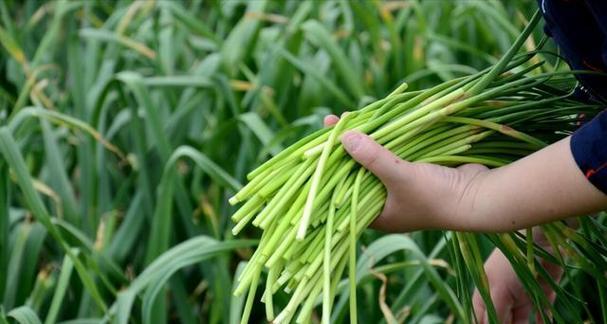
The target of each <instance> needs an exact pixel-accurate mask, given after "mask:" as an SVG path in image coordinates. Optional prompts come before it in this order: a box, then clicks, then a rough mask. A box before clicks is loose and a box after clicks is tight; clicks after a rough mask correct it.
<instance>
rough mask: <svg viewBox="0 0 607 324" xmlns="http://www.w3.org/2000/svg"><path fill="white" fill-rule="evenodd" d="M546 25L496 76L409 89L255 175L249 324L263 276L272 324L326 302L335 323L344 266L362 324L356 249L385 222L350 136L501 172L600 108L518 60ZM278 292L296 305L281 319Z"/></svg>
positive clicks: (416, 156) (246, 215)
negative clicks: (257, 234) (352, 153)
mask: <svg viewBox="0 0 607 324" xmlns="http://www.w3.org/2000/svg"><path fill="white" fill-rule="evenodd" d="M538 19H539V15H538V14H536V15H535V16H534V17H533V18H532V20H531V22H530V24H529V26H527V28H526V29H525V30H524V31H523V33H522V34H521V36H519V38H518V39H517V40H516V42H515V43H514V45H513V46H512V47H511V48H510V49H509V50H508V52H507V53H506V54H505V55H504V56H503V57H502V58H501V59H500V61H499V62H498V63H496V65H494V66H493V67H491V68H489V69H487V70H485V71H481V72H479V73H477V74H475V75H470V76H466V77H462V78H459V79H454V80H450V81H448V82H444V83H442V84H439V85H437V86H435V87H433V88H430V89H426V90H421V91H413V92H405V90H406V87H407V85H406V84H402V85H401V86H399V87H398V88H397V89H396V90H395V91H394V92H393V93H391V94H390V95H388V96H387V97H385V98H383V99H381V100H378V101H376V102H373V103H371V104H369V105H368V106H366V107H364V108H362V109H360V110H358V111H354V112H351V113H349V114H347V115H346V116H345V117H344V118H342V119H341V120H340V121H339V122H338V123H337V124H336V125H335V126H333V127H331V128H326V129H322V130H319V131H317V132H315V133H313V134H311V135H309V136H307V137H305V138H303V139H302V140H300V141H299V142H296V143H295V144H293V145H291V146H290V147H288V148H287V149H285V150H284V151H282V152H281V153H280V154H278V155H276V156H274V157H273V158H272V159H270V160H269V161H267V162H266V163H264V164H263V165H261V166H260V167H259V168H257V169H256V170H254V171H252V172H251V173H250V174H249V175H248V179H249V181H250V182H249V183H248V184H247V185H246V186H245V187H244V188H242V190H241V191H240V192H238V193H237V194H236V195H235V196H234V197H232V198H231V199H230V203H231V204H236V203H241V202H244V204H243V205H242V206H241V207H240V209H238V211H237V212H236V213H235V214H234V215H233V216H232V220H233V221H234V222H236V225H235V226H234V228H233V233H234V235H236V234H238V233H239V232H240V231H241V230H242V229H243V228H244V227H245V226H246V225H247V224H249V223H252V225H253V226H256V227H258V228H260V229H262V230H263V234H262V236H261V240H260V242H259V246H258V247H257V249H256V251H255V253H254V254H253V256H252V257H251V259H250V261H249V262H248V264H247V266H246V268H245V269H244V271H243V272H242V273H241V275H240V277H239V278H238V286H237V288H236V290H235V292H234V293H235V294H236V295H240V294H243V293H245V292H247V291H248V298H247V302H246V304H245V308H244V311H243V316H242V321H243V323H246V322H247V321H248V318H249V316H250V312H251V307H252V303H253V299H254V296H255V292H256V289H257V287H258V285H259V283H260V277H261V275H262V273H267V276H266V279H265V290H264V292H263V297H262V301H263V302H264V303H265V306H266V307H265V309H266V315H267V319H268V320H269V321H274V322H276V323H289V322H291V321H292V320H293V318H294V316H295V315H297V317H296V318H295V320H296V321H297V322H298V323H302V322H309V321H310V318H311V314H312V311H313V309H314V308H315V306H316V305H317V304H318V302H319V301H321V302H322V319H323V322H324V323H327V322H329V318H330V314H331V307H332V303H333V300H334V298H335V295H336V293H337V283H338V282H339V281H340V280H341V278H342V274H343V272H344V270H345V267H346V265H347V264H348V263H349V266H348V267H349V278H350V289H349V291H350V320H351V322H356V289H355V284H356V282H355V275H356V274H355V266H356V263H355V262H356V241H357V238H358V237H359V236H360V234H361V233H362V232H363V231H364V230H365V229H366V228H367V226H368V225H369V224H370V223H371V222H372V221H373V219H374V218H375V217H376V216H377V215H378V214H379V213H380V212H381V210H382V208H383V205H384V202H385V198H386V192H385V188H384V186H383V185H382V183H381V182H380V181H379V180H378V179H377V178H376V177H375V176H373V175H372V174H371V173H370V172H368V171H367V170H365V169H364V168H362V167H360V166H359V165H358V164H357V163H356V162H355V161H354V160H353V159H352V158H350V157H349V156H348V155H347V154H346V152H345V151H344V148H343V147H342V146H341V143H340V142H339V137H340V135H341V134H343V133H344V132H345V131H347V130H352V129H356V130H358V131H361V132H363V133H366V134H368V135H369V136H370V137H371V138H373V139H374V140H375V141H377V142H378V143H380V144H382V145H384V146H385V147H386V148H388V149H390V150H391V151H393V152H394V153H395V154H396V155H398V156H399V157H401V158H403V159H405V160H408V161H423V162H431V163H438V164H442V165H458V164H462V163H481V164H484V165H487V166H490V167H497V166H502V165H504V164H507V163H509V162H511V161H513V160H516V159H517V158H520V157H522V156H526V155H528V154H530V153H532V152H534V151H536V150H538V149H541V148H542V147H544V146H545V145H547V143H550V142H553V141H556V140H557V139H559V138H560V137H563V136H564V135H563V134H565V133H566V131H567V130H569V129H570V128H571V126H572V121H573V119H574V118H575V114H576V112H578V111H580V110H586V111H588V110H592V109H594V108H595V106H593V105H591V104H583V103H580V102H577V101H575V100H572V99H570V98H569V96H568V93H567V92H564V91H561V90H557V89H556V88H553V87H551V86H550V85H549V84H548V83H549V81H550V80H551V79H554V78H558V77H559V76H563V75H564V74H559V73H556V72H554V73H537V74H534V75H533V76H528V75H529V72H530V71H532V70H535V69H537V68H538V67H540V65H541V62H540V63H536V64H531V63H529V61H530V58H531V57H532V56H533V53H528V54H522V55H518V56H516V55H515V53H516V52H517V51H518V50H519V49H520V47H521V45H522V44H523V42H524V41H525V39H526V38H527V37H528V36H529V34H530V33H531V30H532V28H533V26H534V25H535V24H536V23H537V21H538ZM570 76H571V75H568V77H570ZM516 129H524V130H525V133H523V132H520V131H518V130H516ZM559 134H560V135H559ZM278 290H284V291H285V292H286V293H288V294H290V296H291V297H290V301H289V302H288V304H287V305H286V306H285V307H284V308H283V309H282V310H281V311H280V312H279V313H278V314H277V315H276V314H275V309H274V303H273V295H274V294H275V293H276V292H277V291H278ZM321 297H322V298H321Z"/></svg>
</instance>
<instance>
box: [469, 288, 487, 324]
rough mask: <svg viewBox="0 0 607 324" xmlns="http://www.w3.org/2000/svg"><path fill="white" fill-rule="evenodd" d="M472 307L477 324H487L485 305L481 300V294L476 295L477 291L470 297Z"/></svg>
mask: <svg viewBox="0 0 607 324" xmlns="http://www.w3.org/2000/svg"><path fill="white" fill-rule="evenodd" d="M472 307H473V308H474V317H475V318H476V321H477V323H479V324H487V323H485V318H484V317H485V303H484V302H483V298H482V297H481V294H479V293H478V290H475V291H474V295H472Z"/></svg>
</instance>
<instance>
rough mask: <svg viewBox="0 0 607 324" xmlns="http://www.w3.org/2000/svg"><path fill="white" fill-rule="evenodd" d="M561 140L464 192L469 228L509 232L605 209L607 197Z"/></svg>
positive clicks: (505, 167)
mask: <svg viewBox="0 0 607 324" xmlns="http://www.w3.org/2000/svg"><path fill="white" fill-rule="evenodd" d="M569 140H570V138H569V137H568V138H566V139H564V140H561V141H559V142H557V143H555V144H553V145H550V146H548V147H546V148H545V149H543V150H540V151H538V152H536V153H534V154H532V155H529V156H527V157H525V158H523V159H521V160H518V161H516V162H514V163H512V164H510V165H507V166H504V167H501V168H497V169H494V170H491V171H489V172H486V173H485V174H483V176H481V177H479V178H478V179H476V180H475V182H476V183H475V184H474V186H471V189H470V190H469V191H468V192H467V193H466V197H464V198H463V199H466V200H468V201H469V206H470V207H469V208H470V210H469V212H468V215H463V217H466V218H467V221H466V223H467V226H468V227H470V229H472V230H479V231H495V232H501V231H509V230H516V229H521V228H526V227H530V226H533V225H538V224H543V223H547V222H551V221H555V220H560V219H564V218H567V217H572V216H581V215H586V214H590V213H593V212H597V211H600V210H603V209H606V208H607V195H605V194H604V193H602V192H601V191H599V190H598V189H597V188H596V187H594V186H593V185H592V184H591V183H590V182H589V181H588V180H587V179H586V178H585V176H584V175H583V174H582V172H581V171H580V169H579V168H578V166H577V164H576V163H575V161H574V159H573V156H572V154H571V149H570V148H569Z"/></svg>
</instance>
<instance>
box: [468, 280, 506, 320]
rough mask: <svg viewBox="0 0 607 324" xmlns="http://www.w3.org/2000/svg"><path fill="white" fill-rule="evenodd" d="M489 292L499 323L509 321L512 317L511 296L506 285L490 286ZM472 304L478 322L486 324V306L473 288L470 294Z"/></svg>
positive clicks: (487, 318)
mask: <svg viewBox="0 0 607 324" xmlns="http://www.w3.org/2000/svg"><path fill="white" fill-rule="evenodd" d="M490 293H491V300H492V301H493V306H494V307H495V312H496V314H497V319H498V321H499V323H511V322H512V319H513V318H512V315H513V314H512V313H513V301H512V298H510V295H509V292H508V289H507V287H501V286H499V285H498V286H497V287H491V292H490ZM472 306H473V308H474V316H475V317H476V320H477V321H478V323H480V324H488V323H489V316H488V315H487V307H486V306H485V301H484V300H483V298H482V297H481V295H480V293H479V292H478V290H475V291H474V295H473V296H472Z"/></svg>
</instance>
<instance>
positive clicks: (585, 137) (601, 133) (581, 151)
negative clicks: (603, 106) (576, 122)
mask: <svg viewBox="0 0 607 324" xmlns="http://www.w3.org/2000/svg"><path fill="white" fill-rule="evenodd" d="M571 152H572V153H573V158H574V159H575V162H576V163H577V165H578V166H579V167H580V169H581V170H582V172H583V173H584V175H585V176H586V178H587V179H588V180H590V182H592V184H594V185H595V186H596V187H597V188H599V190H601V191H602V192H604V193H606V194H607V111H603V112H602V113H601V114H599V115H598V116H597V117H595V118H594V119H593V120H592V121H590V122H589V123H587V124H585V125H584V126H582V127H581V128H580V129H578V130H577V131H576V132H575V133H573V136H571Z"/></svg>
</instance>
